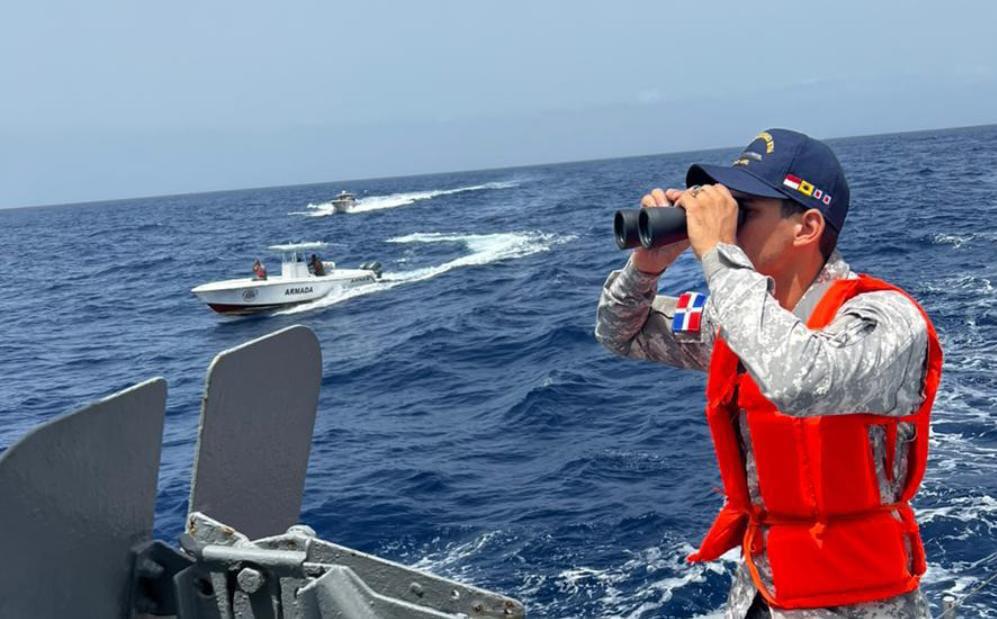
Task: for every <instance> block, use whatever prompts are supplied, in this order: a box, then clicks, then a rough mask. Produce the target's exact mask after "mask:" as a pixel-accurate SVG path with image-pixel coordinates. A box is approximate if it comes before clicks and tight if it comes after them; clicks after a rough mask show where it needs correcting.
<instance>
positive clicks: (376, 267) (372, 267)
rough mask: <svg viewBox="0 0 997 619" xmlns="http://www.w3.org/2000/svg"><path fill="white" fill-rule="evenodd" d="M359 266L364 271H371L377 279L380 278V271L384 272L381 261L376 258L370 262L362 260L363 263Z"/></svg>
mask: <svg viewBox="0 0 997 619" xmlns="http://www.w3.org/2000/svg"><path fill="white" fill-rule="evenodd" d="M360 268H361V269H364V270H365V271H373V272H374V276H375V277H377V279H381V273H383V272H384V270H383V268H382V267H381V263H380V262H378V261H377V260H374V261H371V262H364V263H363V264H361V265H360Z"/></svg>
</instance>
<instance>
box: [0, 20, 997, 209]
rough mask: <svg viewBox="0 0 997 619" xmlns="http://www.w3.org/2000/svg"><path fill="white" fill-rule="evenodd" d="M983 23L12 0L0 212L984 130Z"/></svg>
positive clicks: (1, 42)
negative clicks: (787, 131)
mask: <svg viewBox="0 0 997 619" xmlns="http://www.w3.org/2000/svg"><path fill="white" fill-rule="evenodd" d="M818 4H819V6H818ZM995 23H997V4H994V3H989V2H979V1H972V2H967V1H959V0H955V1H947V2H944V3H942V2H895V1H879V2H869V1H868V0H865V1H860V0H839V1H837V2H833V3H832V2H823V3H801V2H789V1H782V0H777V1H767V2H733V1H731V2H727V1H724V2H720V1H717V2H711V1H706V0H698V1H696V2H692V1H688V0H687V1H684V2H678V1H671V0H654V1H651V0H625V1H620V2H606V1H602V2H595V1H588V0H532V1H529V2H526V1H520V0H505V1H502V2H497V1H492V0H449V1H447V0H419V1H404V0H397V1H395V2H388V1H385V0H363V1H362V2H345V1H341V0H324V1H320V0H310V1H306V0H283V1H281V2H275V1H272V0H271V1H267V2H262V1H259V0H238V1H236V0H209V1H207V2H205V1H203V0H201V1H198V2H192V1H188V0H172V1H171V2H152V1H150V0H113V1H112V0H90V1H88V2H78V1H72V2H71V1H68V0H59V1H55V0H52V1H50V0H32V1H31V2H28V1H26V0H20V1H16V0H11V1H10V2H4V3H3V6H2V7H0V208H6V207H17V206H31V205H40V204H54V203H68V202H83V201H93V200H103V199H115V198H128V197H138V196H149V195H161V194H173V193H188V192H199V191H211V190H222V189H238V188H246V187H263V186H274V185H293V184H299V183H316V182H331V181H336V180H347V179H358V178H371V177H388V176H399V175H406V174H421V173H432V172H445V171H456V170H471V169H482V168H494V167H506V166H517V165H528V164H534V163H549V162H559V161H578V160H586V159H603V158H611V157H624V156H632V155H644V154H654V153H666V152H679V151H687V150H700V149H706V148H713V147H721V146H736V145H741V144H745V143H747V142H748V141H750V139H751V138H752V136H753V135H755V134H756V133H757V132H758V131H759V130H761V129H763V128H766V127H773V126H778V127H789V128H793V129H797V130H800V131H804V132H806V133H809V134H811V135H814V136H816V137H823V138H826V137H843V136H850V135H863V134H876V133H890V132H899V131H909V130H919V129H932V128H942V127H955V126H967V125H979V124H990V123H997V37H995V36H993V34H992V28H993V24H995Z"/></svg>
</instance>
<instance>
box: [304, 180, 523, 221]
mask: <svg viewBox="0 0 997 619" xmlns="http://www.w3.org/2000/svg"><path fill="white" fill-rule="evenodd" d="M518 184H519V183H518V182H516V181H498V182H492V183H483V184H481V185H468V186H466V187H456V188H453V189H432V190H428V191H410V192H406V193H392V194H388V195H385V196H368V197H364V198H360V199H359V200H357V203H356V205H354V206H353V208H351V209H350V210H348V211H346V212H345V213H344V214H345V215H353V214H357V213H368V212H370V211H380V210H382V209H387V208H397V207H399V206H408V205H410V204H413V203H415V202H418V201H420V200H431V199H433V198H436V197H439V196H448V195H451V194H455V193H464V192H467V191H480V190H482V189H509V188H512V187H516V186H517V185H518ZM307 208H308V210H307V211H297V212H293V213H291V215H306V216H308V217H326V216H328V215H333V214H335V212H336V211H335V209H334V208H333V206H332V202H319V203H318V204H309V205H308V207H307Z"/></svg>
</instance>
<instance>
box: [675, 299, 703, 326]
mask: <svg viewBox="0 0 997 619" xmlns="http://www.w3.org/2000/svg"><path fill="white" fill-rule="evenodd" d="M705 306H706V295H705V294H699V293H698V292H683V293H682V294H681V295H680V296H679V299H678V303H676V304H675V317H674V318H672V333H699V327H700V325H701V324H702V321H703V308H704V307H705Z"/></svg>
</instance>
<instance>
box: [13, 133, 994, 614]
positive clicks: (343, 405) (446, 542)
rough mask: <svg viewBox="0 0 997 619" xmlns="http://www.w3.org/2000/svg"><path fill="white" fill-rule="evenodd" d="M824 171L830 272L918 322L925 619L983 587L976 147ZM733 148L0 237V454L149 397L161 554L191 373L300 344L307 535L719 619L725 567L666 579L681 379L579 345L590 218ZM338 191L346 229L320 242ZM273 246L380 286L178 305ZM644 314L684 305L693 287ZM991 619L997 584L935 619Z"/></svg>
mask: <svg viewBox="0 0 997 619" xmlns="http://www.w3.org/2000/svg"><path fill="white" fill-rule="evenodd" d="M831 145H832V147H833V148H834V149H835V151H836V152H837V153H838V155H839V157H840V159H841V161H842V163H843V165H844V167H845V169H846V170H847V172H848V174H849V180H850V184H851V189H852V207H851V213H850V215H849V219H848V223H847V225H846V227H845V231H844V233H843V234H842V238H841V242H840V245H839V247H840V249H841V251H842V253H843V254H844V256H845V258H846V259H847V260H848V261H849V262H850V263H851V264H852V266H853V268H854V269H855V270H857V271H860V272H866V273H870V274H874V275H876V276H879V277H882V278H885V279H887V280H890V281H892V282H894V283H896V284H898V285H901V286H902V287H904V288H906V289H907V290H908V291H909V292H910V293H912V294H913V295H914V296H915V297H917V298H918V299H919V300H920V301H921V302H922V304H923V305H924V307H925V309H926V310H927V312H928V313H929V314H930V316H931V317H932V319H933V320H934V322H935V325H936V326H937V328H938V331H939V333H940V336H941V339H942V345H943V347H944V351H945V354H946V357H945V370H944V378H943V382H942V386H941V390H940V392H939V395H938V400H937V404H936V406H935V410H934V417H933V424H932V439H931V456H930V462H929V467H928V471H927V475H926V478H925V481H924V484H923V487H922V490H921V492H920V494H919V495H918V496H917V498H916V500H915V502H914V505H915V508H916V509H917V513H918V520H919V521H920V523H921V526H922V529H921V530H922V535H923V536H924V540H925V546H926V549H927V553H928V562H929V569H928V572H927V574H926V576H925V577H924V580H923V586H924V589H925V591H926V592H927V594H928V596H929V597H930V599H931V601H932V603H933V605H934V609H935V611H936V612H937V611H938V610H939V608H940V603H941V598H942V597H943V595H954V596H955V597H957V598H960V597H961V596H963V595H965V594H966V593H967V592H969V591H970V590H972V589H974V588H975V587H977V586H979V585H980V584H981V583H983V582H984V581H985V580H986V579H987V578H989V577H990V576H992V575H993V574H994V571H995V569H997V558H995V557H997V554H995V551H997V542H995V530H997V498H995V497H997V425H995V423H994V422H995V420H997V377H995V374H994V368H995V367H997V353H995V342H997V309H995V307H997V293H995V290H994V283H995V281H997V267H995V258H997V254H995V247H997V225H995V224H994V218H997V126H988V127H976V128H967V129H957V130H945V131H928V132H920V133H908V134H898V135H881V136H872V137H857V138H848V139H838V140H833V141H831ZM739 150H740V149H738V148H730V149H720V150H711V151H704V152H698V153H682V154H669V155H657V156H648V157H639V158H628V159H614V160H605V161H592V162H584V163H570V164H558V165H541V166H532V167H523V168H515V169H504V170H489V171H479V172H460V173H453V174H436V175H430V176H413V177H405V178H391V179H378V180H364V181H342V182H335V183H327V184H315V185H303V186H294V187H274V188H267V189H247V190H241V191H227V192H219V193H207V194H190V195H179V196H168V197H157V198H142V199H134V200H120V201H114V202H104V203H89V204H81V205H65V206H51V207H40V208H29V209H17V210H4V211H0V256H2V265H3V272H2V276H3V283H2V290H3V294H2V295H0V311H2V313H3V315H4V321H3V335H2V337H0V376H2V382H0V449H4V448H6V447H7V446H9V445H10V444H11V443H12V442H13V441H14V440H16V439H17V438H18V437H19V436H21V435H23V434H24V433H25V432H26V431H27V430H28V429H29V428H31V427H33V426H34V425H36V424H38V423H40V422H42V421H45V420H48V419H51V418H53V417H55V416H57V415H59V414H61V413H64V412H66V411H69V410H73V409H75V408H78V407H80V406H82V405H83V404H85V403H87V402H89V401H93V400H95V399H98V398H101V397H103V396H105V395H108V394H110V393H112V392H114V391H117V390H120V389H123V388H125V387H127V386H129V385H132V384H134V383H137V382H139V381H141V380H144V379H146V378H149V377H152V376H164V377H165V378H166V379H167V381H168V382H169V399H168V410H167V419H166V430H165V442H164V448H163V454H162V467H161V471H160V479H159V499H158V503H157V515H156V534H157V536H159V537H161V538H163V539H167V540H170V541H174V540H176V538H177V536H178V534H179V533H180V532H181V529H182V526H183V520H184V516H185V513H186V500H187V496H188V491H189V477H190V468H191V460H192V457H193V449H194V443H195V437H196V431H197V419H198V415H199V407H200V398H201V395H202V392H203V387H204V377H205V372H206V369H207V367H208V364H209V363H210V361H211V359H212V357H213V356H214V355H215V354H217V353H218V352H219V351H221V350H223V349H225V348H229V347H231V346H234V345H236V344H239V343H242V342H245V341H247V340H249V339H252V338H256V337H259V336H261V335H264V334H267V333H270V332H272V331H275V330H277V329H280V328H283V327H287V326H289V325H293V324H303V325H306V326H308V327H310V328H311V329H312V330H314V332H315V333H316V334H317V335H318V338H319V340H320V341H321V344H322V351H323V382H322V393H321V397H320V401H319V414H318V419H317V422H316V428H315V436H314V444H313V447H312V452H311V460H310V466H309V472H308V478H307V484H306V495H305V503H304V509H303V514H302V521H303V522H305V523H308V524H309V525H311V526H312V527H314V528H315V529H316V531H317V532H318V534H319V535H320V536H322V537H324V538H326V539H329V540H330V541H334V542H337V543H341V544H345V545H348V546H353V547H355V548H358V549H361V550H364V551H368V552H373V553H377V554H379V555H382V556H385V557H387V558H390V559H393V560H396V561H400V562H402V563H405V564H409V565H414V566H416V567H419V568H424V569H428V570H431V571H433V572H436V573H438V574H441V575H444V576H449V577H453V578H456V579H459V580H462V581H465V582H469V583H473V584H476V585H480V586H483V587H487V588H491V589H495V590H497V591H500V592H502V593H505V594H508V595H511V596H514V597H517V598H520V599H522V600H523V601H524V602H525V603H526V604H527V609H528V612H529V614H530V616H532V617H634V618H637V617H698V616H710V615H711V614H715V613H717V612H718V610H719V609H720V608H721V607H722V605H723V603H724V600H725V597H726V594H727V591H728V588H729V582H730V577H731V573H732V570H733V569H734V567H735V562H734V558H733V557H731V558H730V559H729V560H720V561H717V562H715V563H711V564H707V565H695V566H690V565H688V564H686V563H685V561H684V557H685V555H686V554H687V553H688V552H689V551H690V550H692V549H693V546H694V545H696V544H698V542H699V540H700V539H701V536H702V534H703V533H704V532H705V530H706V527H707V526H708V524H709V523H710V521H711V518H712V516H713V515H714V513H715V511H716V510H717V508H718V507H719V505H720V503H721V496H720V495H719V494H718V493H717V491H716V488H717V487H718V486H719V484H720V482H719V475H718V473H717V471H716V466H715V464H714V460H713V452H712V446H711V444H710V439H709V435H708V431H707V428H706V423H705V420H704V416H703V389H704V383H705V380H704V376H702V375H700V374H697V373H693V372H688V371H681V370H676V369H671V368H667V367H664V366H661V365H655V364H650V363H641V362H636V361H630V360H624V359H621V358H618V357H614V356H613V355H612V354H610V353H609V352H607V351H605V350H604V349H602V348H601V347H600V346H599V345H598V344H597V343H596V342H595V340H594V338H593V335H592V332H593V327H594V323H595V308H596V303H597V300H598V298H599V293H600V290H601V287H602V284H603V282H604V281H605V279H606V276H607V275H608V274H609V272H610V271H612V270H613V269H617V268H620V267H621V266H622V265H623V264H624V262H625V261H626V255H625V253H624V252H620V251H618V250H617V249H616V247H615V245H614V243H613V238H612V230H611V228H612V223H611V221H612V214H613V212H614V211H615V210H616V209H619V208H625V207H631V206H635V205H636V204H637V201H638V200H639V198H640V196H641V195H642V194H643V193H645V192H646V191H647V190H648V189H650V188H651V187H654V186H677V184H678V183H680V182H681V181H682V179H683V178H684V172H685V169H686V168H687V166H688V165H689V163H691V162H694V161H703V162H715V163H724V162H729V161H730V160H731V159H732V158H733V156H734V155H735V154H736V153H737V152H739ZM164 172H165V171H164ZM329 176H330V177H335V176H336V171H335V170H330V171H329ZM340 190H347V191H351V192H353V193H355V194H356V195H357V196H358V198H359V200H360V203H359V207H358V208H357V209H356V212H353V213H347V214H332V210H331V207H330V205H329V200H330V199H331V198H332V197H333V196H334V195H335V194H336V193H338V192H339V191H340ZM298 241H326V242H330V243H335V244H336V245H334V246H332V247H330V251H329V252H327V253H326V254H325V255H324V257H325V258H326V259H327V260H328V259H333V260H336V261H337V262H338V263H339V264H340V265H341V266H355V265H357V264H359V263H361V262H365V261H369V260H379V261H380V262H381V263H382V264H383V265H384V270H385V273H384V278H383V280H382V282H380V283H378V284H376V285H371V286H368V287H365V288H361V289H357V290H354V291H351V292H350V293H348V294H345V295H343V296H341V297H334V298H327V299H323V300H320V301H317V302H313V303H309V304H306V305H302V306H298V307H295V308H293V309H291V310H288V311H283V312H277V313H275V314H270V315H266V316H261V317H250V318H242V319H231V318H222V317H219V316H217V315H215V314H214V313H212V312H211V311H210V310H208V308H207V307H205V306H203V305H201V304H200V303H199V302H198V301H197V300H196V299H195V298H194V296H193V295H192V294H191V293H190V289H191V288H192V287H194V286H196V285H198V284H201V283H205V282H208V281H213V280H218V279H227V278H231V277H239V276H247V277H248V276H249V275H250V266H251V264H252V262H253V259H254V258H255V257H260V258H261V259H263V260H264V261H265V262H266V263H267V264H268V266H269V268H270V272H271V273H274V272H279V264H278V262H277V261H276V259H275V258H274V257H273V256H270V255H268V254H267V252H266V247H267V246H268V245H271V244H276V243H288V242H298ZM661 288H662V290H663V291H665V292H667V293H670V294H675V293H678V292H681V291H683V290H700V291H705V285H704V283H703V278H702V272H701V270H700V268H699V265H698V263H697V262H696V261H695V259H694V258H693V257H692V256H690V255H685V256H683V257H682V258H680V260H679V261H678V263H677V264H676V265H675V266H674V267H673V268H672V269H670V270H669V272H668V273H667V275H666V277H665V278H663V280H662V282H661ZM994 607H997V584H991V585H989V586H987V587H985V588H983V589H982V590H981V591H979V592H978V593H975V594H974V595H972V596H971V597H969V598H968V599H966V600H965V602H964V605H963V606H962V607H961V608H960V611H959V612H960V616H964V617H969V616H978V617H997V610H994Z"/></svg>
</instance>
